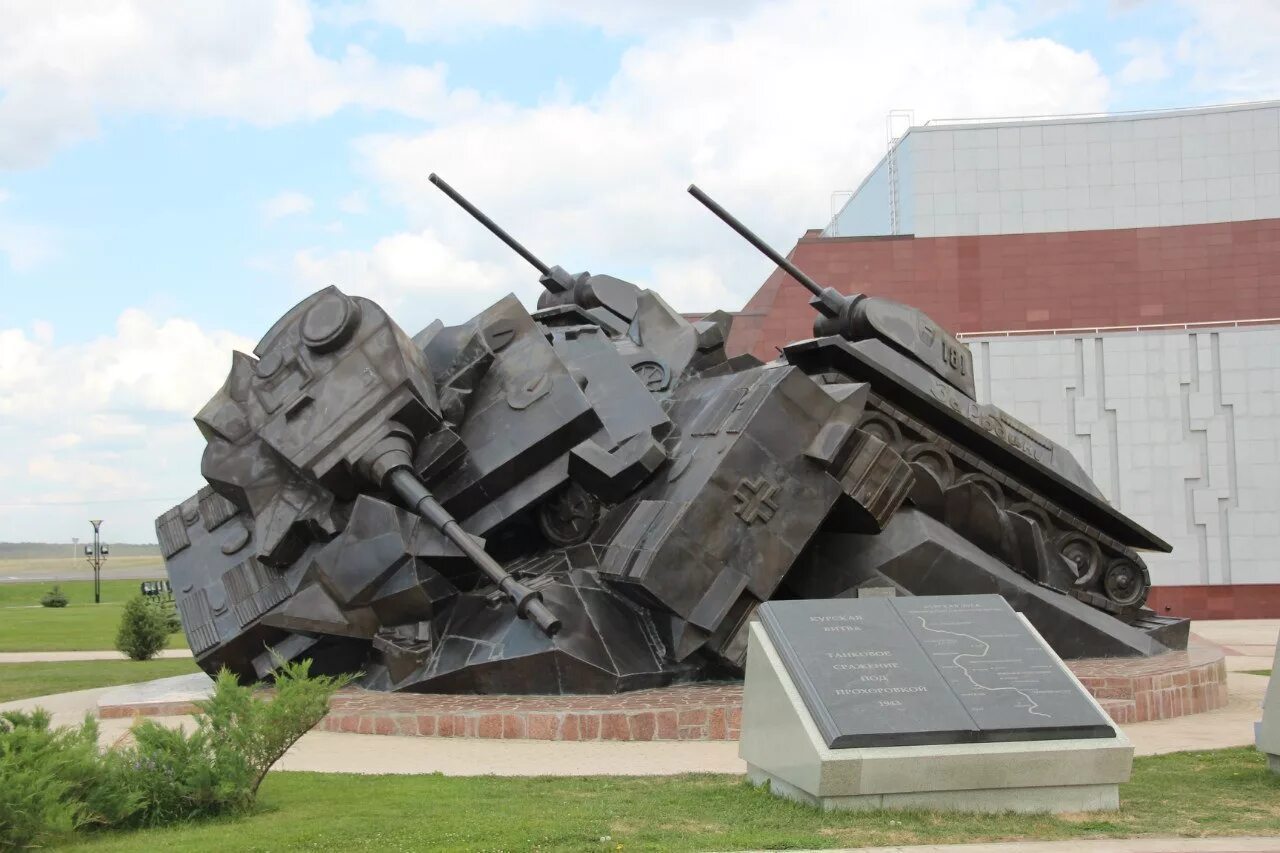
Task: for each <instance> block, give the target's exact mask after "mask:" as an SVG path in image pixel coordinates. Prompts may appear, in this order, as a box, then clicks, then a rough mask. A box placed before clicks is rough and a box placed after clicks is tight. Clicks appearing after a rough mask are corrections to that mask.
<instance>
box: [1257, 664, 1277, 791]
mask: <svg viewBox="0 0 1280 853" xmlns="http://www.w3.org/2000/svg"><path fill="white" fill-rule="evenodd" d="M1277 671H1280V645H1277V646H1276V658H1275V662H1274V663H1273V664H1272V665H1271V681H1270V682H1269V683H1268V684H1267V696H1266V698H1265V699H1264V700H1263V702H1262V722H1260V723H1258V725H1257V727H1256V737H1255V742H1256V743H1257V746H1258V749H1259V750H1260V751H1261V752H1263V753H1264V754H1265V755H1266V756H1267V766H1268V767H1269V768H1271V772H1272V773H1276V774H1280V679H1277V678H1276V672H1277Z"/></svg>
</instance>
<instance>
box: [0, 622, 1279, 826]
mask: <svg viewBox="0 0 1280 853" xmlns="http://www.w3.org/2000/svg"><path fill="white" fill-rule="evenodd" d="M1194 627H1195V632H1196V634H1198V635H1199V636H1201V637H1203V638H1204V639H1206V640H1209V641H1210V642H1215V643H1218V644H1219V645H1221V646H1223V648H1224V649H1225V650H1226V651H1227V653H1228V657H1227V668H1228V670H1230V672H1229V674H1228V677H1227V686H1228V691H1229V696H1230V699H1229V702H1228V704H1227V707H1225V708H1220V709H1218V710H1216V711H1211V712H1209V713H1207V714H1196V715H1193V716H1190V717H1179V718H1175V719H1172V720H1157V721H1154V722H1149V723H1135V724H1133V725H1128V726H1125V727H1124V730H1125V733H1126V734H1128V735H1129V737H1130V739H1132V741H1133V743H1134V748H1135V751H1136V752H1137V754H1138V755H1156V754H1160V753H1165V752H1177V751H1180V750H1187V749H1216V748H1221V747H1228V746H1248V745H1250V744H1252V743H1253V724H1254V722H1255V721H1256V720H1258V719H1259V718H1260V713H1261V712H1260V711H1259V705H1260V704H1261V701H1262V697H1263V694H1264V692H1265V690H1266V684H1267V679H1266V678H1265V677H1263V676H1258V675H1247V674H1245V673H1244V672H1242V671H1241V670H1247V669H1268V668H1270V667H1271V665H1272V655H1274V652H1275V644H1276V635H1277V633H1280V620H1274V619H1272V620H1251V621H1247V622H1241V621H1234V622H1198V623H1196V624H1195V626H1194ZM1242 652H1243V654H1242ZM49 654H58V653H49ZM70 654H77V653H70ZM79 654H83V653H79ZM94 654H96V653H94ZM0 660H3V659H2V658H0ZM113 689H117V688H109V687H108V688H100V689H95V690H81V691H77V692H75V693H62V694H58V695H55V696H44V697H40V698H38V699H24V700H19V701H17V702H9V703H5V704H0V710H6V709H8V708H27V709H29V708H31V707H34V706H36V705H39V706H41V707H44V708H46V709H48V710H49V711H51V712H53V714H54V721H55V722H56V723H59V724H63V723H75V722H79V720H81V719H82V718H83V717H84V715H85V713H88V712H92V711H93V710H94V709H95V708H96V707H97V702H98V698H99V697H100V696H101V695H102V694H103V693H104V692H106V691H108V690H113ZM153 719H155V720H157V721H158V722H161V723H164V724H166V725H175V726H176V725H190V722H191V720H190V718H189V717H155V718H153ZM130 725H132V721H131V720H102V721H101V727H102V736H103V740H104V742H107V743H112V742H116V741H118V740H120V739H121V738H124V737H127V736H128V730H129V726H130ZM278 767H279V769H282V770H314V771H321V772H335V773H338V772H345V773H434V772H439V773H444V774H446V775H459V776H467V775H478V774H493V775H498V776H533V775H551V776H592V775H667V774H675V773H698V772H702V773H743V772H745V765H744V764H743V762H742V760H741V759H739V758H738V745H737V743H734V742H680V743H672V742H663V741H658V742H649V743H624V742H590V743H571V742H561V741H532V740H486V739H481V738H404V737H389V736H381V735H357V734H341V733H336V732H311V733H310V734H308V735H307V736H306V737H304V738H303V739H302V740H300V741H299V742H298V743H297V744H296V745H295V746H294V748H293V749H291V750H290V751H289V753H288V755H286V756H285V758H284V759H283V760H282V761H281V762H280V764H279V765H278ZM1195 842H1196V843H1203V842H1204V839H1195ZM1132 843H1134V844H1136V843H1138V842H1132ZM1179 843H1181V842H1179ZM1072 844H1073V845H1074V846H1073V847H1072V848H1071V849H1072V850H1074V849H1075V848H1076V847H1079V846H1080V843H1079V842H1072ZM920 849H929V848H920ZM962 849H963V848H962ZM971 849H974V850H984V849H990V850H1001V849H1013V848H1001V847H998V846H997V847H987V848H982V847H978V848H971ZM1017 849H1020V850H1022V849H1033V847H1032V846H1031V845H1025V846H1019V847H1017ZM1045 849H1046V850H1052V849H1063V850H1065V849H1067V848H1051V847H1050V848H1045ZM1090 849H1098V850H1104V849H1105V850H1109V849H1112V848H1090ZM1114 849H1116V850H1130V849H1133V850H1138V849H1143V850H1146V849H1153V850H1166V849H1167V850H1188V849H1206V850H1207V849H1214V850H1217V849H1223V850H1235V849H1239V850H1258V849H1272V848H1258V847H1240V848H1208V847H1200V848H1188V847H1155V848H1136V847H1134V848H1128V847H1123V848H1114ZM1278 849H1280V846H1278Z"/></svg>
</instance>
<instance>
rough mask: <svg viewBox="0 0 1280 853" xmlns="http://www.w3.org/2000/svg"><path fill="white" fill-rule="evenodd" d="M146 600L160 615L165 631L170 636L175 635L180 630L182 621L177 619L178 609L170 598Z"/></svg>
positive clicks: (152, 597) (151, 597)
mask: <svg viewBox="0 0 1280 853" xmlns="http://www.w3.org/2000/svg"><path fill="white" fill-rule="evenodd" d="M147 600H148V601H150V602H151V606H152V607H154V608H155V609H156V610H157V611H159V613H160V618H161V619H163V620H164V625H165V629H166V630H167V631H168V632H169V633H170V634H176V633H178V632H179V631H181V630H182V620H181V619H180V618H178V607H177V605H176V604H174V601H173V599H172V598H160V597H159V596H148V597H147Z"/></svg>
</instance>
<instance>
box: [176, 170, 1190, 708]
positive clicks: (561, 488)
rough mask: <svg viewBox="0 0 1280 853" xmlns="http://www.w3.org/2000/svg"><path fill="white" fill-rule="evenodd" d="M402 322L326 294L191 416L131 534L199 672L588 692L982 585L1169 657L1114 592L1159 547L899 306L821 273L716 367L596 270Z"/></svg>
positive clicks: (1095, 638)
mask: <svg viewBox="0 0 1280 853" xmlns="http://www.w3.org/2000/svg"><path fill="white" fill-rule="evenodd" d="M432 181H433V182H434V183H435V184H436V185H437V186H439V187H440V188H441V189H442V190H443V191H444V192H446V193H447V194H448V195H449V196H450V197H451V198H453V199H454V200H455V201H457V202H458V203H459V204H461V205H462V206H463V207H464V208H465V209H466V210H467V211H468V212H470V213H471V214H472V215H473V216H475V217H476V218H477V219H478V220H480V221H481V222H482V223H483V224H484V225H485V226H486V227H488V228H489V229H490V230H491V231H493V232H494V233H495V234H496V235H497V236H498V237H500V238H501V239H502V240H503V241H504V242H506V243H507V244H508V245H509V246H511V247H512V248H513V249H515V250H516V251H517V252H519V253H520V254H521V255H522V256H523V257H524V258H525V259H526V260H528V261H530V262H531V263H532V264H533V265H534V266H535V267H536V268H537V269H538V270H539V272H540V273H541V279H540V280H541V283H542V284H543V286H544V288H545V293H544V294H543V295H542V297H541V298H540V299H539V301H538V306H537V310H536V311H534V312H532V313H531V312H529V311H527V310H526V309H525V308H524V306H522V305H521V304H520V303H519V302H518V301H517V300H516V299H515V297H513V296H508V297H507V298H505V299H502V300H500V301H499V302H497V303H496V304H495V305H493V306H492V307H490V308H488V309H487V310H485V311H484V312H482V313H481V314H480V315H478V316H476V317H475V318H473V319H472V320H470V321H468V322H466V323H463V324H462V325H459V326H445V325H443V324H442V323H440V322H438V321H437V322H435V323H433V324H432V325H430V326H428V327H427V328H426V329H424V330H422V331H421V332H419V333H418V334H417V335H414V336H413V337H410V336H409V335H408V334H406V333H405V332H404V331H402V330H401V329H400V328H399V327H398V326H397V325H396V324H395V322H394V321H393V320H392V319H391V318H390V317H389V316H387V314H386V313H385V312H384V311H383V310H382V309H381V308H379V307H378V306H377V305H376V304H374V303H373V302H370V301H369V300H367V299H362V298H360V297H355V296H350V295H348V294H346V293H343V292H342V291H340V290H339V289H338V288H336V287H329V288H326V289H324V290H321V291H320V292H318V293H315V294H313V295H311V296H310V297H308V298H307V299H305V300H303V301H302V302H301V303H299V304H298V305H297V306H295V307H294V308H293V309H292V310H290V311H289V312H288V313H287V314H286V315H285V316H284V317H282V318H281V319H280V320H279V321H278V322H277V323H276V324H275V326H273V327H272V328H271V330H270V331H268V332H267V334H266V336H265V337H264V338H263V339H262V341H261V342H260V343H259V344H258V346H257V347H256V348H255V349H254V352H253V354H252V355H247V354H244V353H235V354H234V355H233V357H232V366H231V372H230V375H229V376H228V378H227V381H226V384H225V385H224V386H223V387H222V389H221V390H220V391H219V392H218V393H217V394H216V395H214V397H213V399H212V400H210V401H209V403H208V405H206V406H205V407H204V409H203V410H202V411H201V412H200V413H199V414H198V415H197V417H196V423H197V425H198V426H199V428H200V430H201V432H202V433H203V435H204V437H205V439H206V441H207V443H208V444H207V447H206V449H205V452H204V458H203V462H202V466H201V471H202V473H203V475H204V477H205V479H206V480H207V481H208V484H209V485H208V486H207V487H206V488H204V489H202V490H201V491H200V492H199V493H197V494H196V495H193V496H192V497H191V498H189V499H188V500H186V501H184V502H183V503H182V504H180V505H179V506H176V507H174V508H173V509H171V510H169V511H168V512H166V513H164V514H163V515H162V516H160V518H159V519H158V520H157V522H156V531H157V535H158V537H159V541H160V545H161V549H162V551H163V553H164V557H165V561H166V566H167V569H168V572H169V576H170V578H171V580H172V585H173V589H174V594H175V597H176V600H177V606H178V609H179V612H180V614H181V617H182V623H183V627H184V629H185V631H186V634H187V639H188V641H189V643H190V646H191V650H192V652H193V653H194V654H195V656H196V660H197V662H198V663H199V664H200V665H201V666H202V667H204V668H205V669H206V670H209V671H214V670H216V669H217V668H220V667H223V666H226V667H228V668H230V669H231V670H233V671H234V672H236V673H237V674H239V675H241V676H243V677H248V678H266V677H269V676H270V674H271V673H272V671H273V670H274V668H275V667H276V666H278V665H279V662H280V661H283V660H290V659H293V658H297V657H302V656H306V657H310V658H312V659H313V660H314V661H315V666H316V668H317V669H318V670H322V671H353V670H360V671H362V672H363V673H364V675H363V679H362V683H363V684H364V685H365V686H367V687H370V688H374V689H382V690H414V691H430V692H481V693H499V692H505V693H598V692H615V691H622V690H631V689H637V688H643V687H653V686H658V685H663V684H668V683H671V682H674V681H684V680H693V679H699V678H717V677H726V676H733V675H735V674H737V673H739V672H740V669H741V666H742V663H743V657H744V655H745V649H746V625H747V623H748V621H749V620H750V619H751V617H752V613H753V611H754V610H755V608H756V606H757V605H758V604H759V603H760V602H762V601H767V600H769V599H771V598H796V597H802V598H819V597H835V596H842V595H856V594H862V593H867V592H870V593H875V592H879V591H882V590H883V589H885V588H889V589H892V590H893V591H895V592H896V593H898V594H935V595H936V594H951V593H957V594H959V593H983V592H996V593H1000V594H1002V595H1004V596H1005V597H1006V598H1007V599H1008V600H1009V601H1010V602H1011V603H1012V604H1013V605H1014V607H1015V608H1016V609H1018V610H1019V611H1021V612H1023V613H1024V614H1026V616H1027V617H1028V618H1029V619H1031V621H1032V622H1033V623H1034V624H1035V625H1036V626H1037V628H1038V629H1039V630H1040V631H1041V633H1042V634H1044V635H1045V637H1046V638H1047V639H1048V641H1049V642H1050V643H1051V644H1052V645H1053V646H1054V647H1055V649H1057V651H1058V652H1059V653H1060V654H1062V655H1063V656H1066V657H1082V656H1125V655H1149V654H1155V653H1158V652H1161V651H1165V650H1166V649H1168V648H1181V647H1185V644H1186V637H1187V623H1186V621H1185V620H1177V619H1170V618H1167V617H1161V616H1157V615H1156V614H1154V613H1152V612H1151V611H1149V610H1145V609H1143V606H1142V605H1143V604H1144V602H1145V599H1146V594H1147V590H1148V588H1149V579H1148V575H1147V571H1146V568H1145V566H1144V565H1143V563H1142V560H1141V558H1140V557H1139V556H1138V554H1137V553H1136V550H1135V549H1156V550H1166V551H1167V550H1168V546H1167V545H1166V544H1165V543H1164V542H1162V541H1161V540H1160V539H1158V538H1157V537H1155V536H1154V535H1152V534H1151V533H1149V532H1147V531H1146V530H1144V529H1142V528H1141V527H1140V526H1139V525H1137V524H1135V523H1134V522H1133V521H1131V520H1130V519H1128V518H1126V517H1125V516H1124V515H1122V514H1121V513H1119V512H1118V511H1116V510H1115V509H1114V508H1112V507H1111V506H1110V505H1108V504H1107V503H1106V501H1105V500H1103V498H1102V497H1101V495H1100V493H1099V492H1098V491H1097V489H1096V488H1095V487H1094V485H1093V483H1092V482H1090V480H1089V478H1088V477H1087V476H1086V475H1085V473H1084V472H1083V470H1082V469H1081V468H1080V466H1079V465H1078V464H1076V462H1075V460H1074V459H1073V458H1072V457H1071V455H1070V454H1069V453H1068V452H1067V451H1066V450H1065V449H1063V448H1062V447H1060V446H1058V445H1056V444H1054V443H1053V442H1052V441H1050V440H1049V439H1047V438H1045V437H1044V436H1042V435H1040V434H1039V433H1037V432H1036V431H1035V430H1032V429H1031V428H1029V427H1027V426H1026V425H1024V424H1021V423H1019V422H1018V421H1016V420H1014V419H1013V418H1011V417H1010V416H1009V415H1007V414H1006V413H1004V412H1002V411H1001V410H999V409H998V408H995V407H994V406H990V405H983V404H980V403H978V402H977V401H976V400H975V396H974V380H973V370H972V362H971V357H970V354H969V351H968V349H967V348H966V347H965V346H964V345H963V344H961V343H960V342H959V341H957V340H956V338H955V337H954V336H952V335H951V334H949V333H948V332H946V331H945V330H944V329H942V328H941V327H940V326H938V325H937V324H936V323H934V322H933V321H932V320H930V319H929V318H928V317H927V316H925V315H924V314H923V313H921V312H920V311H917V310H915V309H913V308H909V307H907V306H905V305H900V304H898V303H895V302H892V301H890V300H887V299H882V298H878V297H870V296H861V295H856V296H845V295H842V294H840V293H837V292H836V291H834V290H831V289H824V288H821V287H820V286H819V285H817V284H816V283H815V282H813V281H812V280H810V279H809V278H808V277H807V276H805V275H804V273H802V272H801V271H800V270H798V269H796V268H795V267H794V266H793V265H792V264H791V263H790V262H789V261H787V259H786V258H783V257H781V256H780V255H778V253H777V252H774V251H773V250H772V249H770V248H769V247H768V246H766V245H764V244H763V243H762V242H761V241H760V240H759V239H758V238H757V237H755V235H754V234H752V233H751V232H750V231H748V230H747V229H746V228H745V227H744V226H742V225H741V224H740V223H738V222H737V220H735V219H733V217H732V216H730V215H729V214H728V213H726V212H725V211H724V210H723V209H722V208H720V207H719V206H718V205H716V204H715V202H713V201H711V200H710V199H709V198H707V197H706V196H705V195H704V194H702V193H701V192H700V191H699V190H697V188H695V187H691V188H690V192H691V193H693V194H694V195H695V196H697V197H698V198H699V200H700V201H702V202H703V203H704V204H706V205H707V206H708V207H710V208H711V209H712V210H713V212H715V213H716V214H717V215H719V216H720V217H721V218H722V219H724V220H725V221H726V222H728V223H729V224H730V225H731V226H732V227H734V228H735V230H737V231H738V232H739V233H740V234H742V235H743V236H744V237H746V238H747V239H748V240H749V241H751V242H752V243H753V244H754V245H756V246H757V247H758V248H761V249H762V250H763V251H765V253H766V254H768V255H769V256H770V257H771V258H772V259H773V260H774V261H775V262H777V263H778V264H779V265H780V266H781V267H783V269H785V270H786V271H787V272H788V273H790V274H791V275H792V276H794V277H795V278H796V279H797V280H798V281H800V282H801V284H803V285H804V286H805V287H806V288H808V289H809V290H810V291H812V292H813V295H814V298H813V300H812V302H811V304H812V305H813V307H814V308H815V309H816V311H817V312H818V315H819V316H818V319H817V321H816V323H815V326H814V335H815V337H814V338H812V339H810V340H805V341H799V342H796V343H793V344H790V345H789V346H787V347H785V348H784V349H783V351H782V356H781V358H779V359H778V360H776V361H773V362H770V363H768V364H764V363H761V362H760V361H758V360H757V359H755V358H753V357H751V356H745V355H740V356H735V357H729V356H728V355H727V354H726V352H725V342H726V339H727V336H728V332H729V324H730V321H731V316H730V315H729V314H726V313H723V312H716V313H714V314H710V315H708V316H706V317H704V318H702V319H701V320H698V321H696V322H691V321H689V320H687V319H686V318H684V317H682V316H681V315H680V314H678V313H677V312H675V311H674V310H672V309H671V308H670V307H669V306H668V305H667V304H666V303H665V302H664V301H663V300H662V298H661V297H660V296H658V295H657V294H656V293H653V292H652V291H649V290H644V289H641V288H639V287H637V286H635V285H632V284H630V283H628V282H625V281H622V280H620V279H617V278H613V277H611V276H607V275H591V274H589V273H580V274H577V275H570V274H569V273H567V272H565V270H563V269H561V268H560V267H549V266H547V265H545V264H543V263H542V262H541V261H540V260H538V258H536V257H535V256H534V255H533V254H531V253H530V252H529V251H528V250H527V249H525V248H524V247H523V246H521V245H520V244H518V243H517V242H516V241H515V240H513V239H512V238H511V237H510V236H509V235H508V234H506V232H504V231H503V230H502V229H501V228H499V227H498V226H497V225H496V224H494V223H493V222H492V221H491V220H489V219H488V217H486V216H485V215H484V214H483V213H481V212H480V211H479V210H477V209H476V208H474V207H473V206H472V205H471V204H470V203H469V202H467V201H466V200H465V199H463V198H462V197H461V196H460V195H458V194H457V193H456V192H455V191H454V190H453V189H452V188H450V187H449V186H448V185H447V184H445V183H444V182H443V181H441V180H440V179H439V178H437V177H436V176H434V175H433V176H432Z"/></svg>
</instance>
